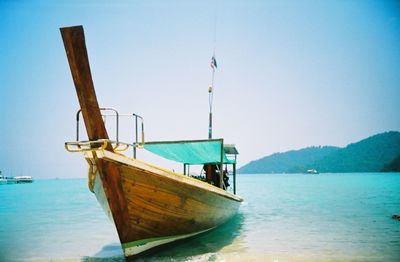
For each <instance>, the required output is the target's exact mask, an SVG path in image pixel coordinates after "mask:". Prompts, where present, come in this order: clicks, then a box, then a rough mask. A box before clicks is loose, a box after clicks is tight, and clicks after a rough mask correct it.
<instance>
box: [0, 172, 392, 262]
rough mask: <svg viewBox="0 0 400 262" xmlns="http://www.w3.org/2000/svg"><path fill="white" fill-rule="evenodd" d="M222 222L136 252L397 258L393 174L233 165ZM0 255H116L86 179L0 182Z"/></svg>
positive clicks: (166, 256)
mask: <svg viewBox="0 0 400 262" xmlns="http://www.w3.org/2000/svg"><path fill="white" fill-rule="evenodd" d="M238 194H239V195H240V196H242V197H243V198H245V202H244V203H243V204H242V206H241V208H240V210H239V214H238V215H237V216H236V217H235V218H233V219H232V220H231V221H229V222H228V223H227V224H225V225H223V226H221V227H219V228H217V229H215V230H213V231H211V232H209V233H206V234H203V235H200V236H199V237H197V238H192V239H190V240H187V241H184V242H183V243H182V242H181V243H179V245H175V246H173V247H169V248H168V249H166V250H162V251H160V252H158V253H157V254H155V255H151V256H147V257H145V258H143V259H141V260H142V261H274V262H277V261H400V221H396V220H393V219H391V216H392V215H393V214H399V215H400V174H399V173H392V174H370V173H369V174H320V175H302V174H290V175H287V174H284V175H239V177H238ZM0 199H1V204H0V261H35V260H40V261H42V260H78V261H79V260H83V261H110V260H113V261H123V255H122V250H121V248H120V245H119V241H118V236H117V233H116V231H115V229H114V226H113V224H112V223H111V222H110V221H109V220H108V219H107V218H106V216H105V214H103V212H102V210H101V208H100V206H99V204H98V203H97V201H96V199H95V196H94V195H93V194H92V193H90V192H89V190H88V189H87V185H86V180H85V179H77V180H37V181H35V182H34V183H33V184H18V185H0Z"/></svg>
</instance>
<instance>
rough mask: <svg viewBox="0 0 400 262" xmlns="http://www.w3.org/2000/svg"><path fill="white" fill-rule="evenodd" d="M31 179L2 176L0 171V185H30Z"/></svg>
mask: <svg viewBox="0 0 400 262" xmlns="http://www.w3.org/2000/svg"><path fill="white" fill-rule="evenodd" d="M32 182H33V178H32V177H31V176H16V177H13V176H3V175H2V173H1V171H0V185H4V184H21V183H32Z"/></svg>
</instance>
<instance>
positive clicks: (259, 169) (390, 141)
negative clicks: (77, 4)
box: [238, 131, 400, 174]
mask: <svg viewBox="0 0 400 262" xmlns="http://www.w3.org/2000/svg"><path fill="white" fill-rule="evenodd" d="M309 169H316V170H318V171H319V172H332V173H336V172H338V173H339V172H340V173H342V172H400V132H397V131H390V132H385V133H381V134H377V135H374V136H371V137H368V138H366V139H363V140H361V141H358V142H356V143H351V144H349V145H347V146H346V147H344V148H341V147H335V146H313V147H307V148H303V149H300V150H291V151H288V152H283V153H275V154H272V155H270V156H266V157H263V158H261V159H258V160H255V161H251V162H250V163H248V164H246V165H244V166H243V167H241V168H239V169H238V173H242V174H243V173H246V174H257V173H304V172H306V170H309Z"/></svg>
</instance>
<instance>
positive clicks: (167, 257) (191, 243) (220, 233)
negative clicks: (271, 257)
mask: <svg viewBox="0 0 400 262" xmlns="http://www.w3.org/2000/svg"><path fill="white" fill-rule="evenodd" d="M243 223H244V215H243V214H242V213H240V212H239V213H238V214H237V215H235V216H234V217H233V218H232V219H230V220H229V221H228V222H226V223H225V224H223V225H221V226H219V227H217V228H215V229H213V230H211V231H209V232H206V233H203V234H201V235H198V236H195V237H192V238H189V239H184V240H180V241H176V242H173V243H169V244H167V245H164V246H161V247H158V248H156V249H154V250H151V251H150V252H148V253H144V254H142V255H141V256H140V257H138V258H135V259H131V260H129V261H187V260H188V259H190V258H195V257H198V256H203V255H204V256H207V258H206V257H204V259H205V260H207V261H214V260H215V259H216V257H215V259H213V257H214V256H216V255H215V254H216V253H218V252H219V251H220V250H221V249H222V248H224V247H226V246H229V245H230V244H232V243H233V241H234V240H235V238H237V237H238V236H239V235H240V234H241V232H242V225H243ZM82 261H84V262H103V261H125V257H124V255H123V253H122V249H121V246H120V245H119V244H118V243H113V244H110V245H106V246H104V247H103V248H102V249H101V250H100V251H99V252H97V253H96V254H95V255H94V256H92V257H84V258H82Z"/></svg>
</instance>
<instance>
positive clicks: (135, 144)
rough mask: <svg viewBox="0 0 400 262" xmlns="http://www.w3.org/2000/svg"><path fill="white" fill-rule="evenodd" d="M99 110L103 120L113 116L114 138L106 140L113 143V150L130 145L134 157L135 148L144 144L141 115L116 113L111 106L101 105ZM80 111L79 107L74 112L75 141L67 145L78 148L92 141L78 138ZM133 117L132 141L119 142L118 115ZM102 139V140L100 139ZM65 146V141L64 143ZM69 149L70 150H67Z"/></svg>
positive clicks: (90, 143)
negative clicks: (133, 131)
mask: <svg viewBox="0 0 400 262" xmlns="http://www.w3.org/2000/svg"><path fill="white" fill-rule="evenodd" d="M100 111H101V112H102V114H101V115H102V117H103V120H104V118H105V117H107V116H112V117H115V140H108V142H109V143H111V144H112V145H113V149H114V150H115V151H124V150H127V149H128V148H129V146H132V148H133V157H134V158H136V148H137V147H143V145H144V121H143V117H141V116H140V115H138V114H134V113H132V114H120V113H118V111H117V110H115V109H114V108H111V107H102V108H100ZM107 111H108V112H110V111H111V112H112V113H113V114H107V113H103V112H107ZM81 113H82V110H81V109H79V110H78V111H77V112H76V141H75V142H68V145H69V146H76V147H78V148H80V147H81V146H84V147H85V145H86V146H87V145H89V147H90V146H92V144H93V143H92V142H93V141H80V139H79V126H80V115H81ZM122 116H124V117H133V118H134V126H135V127H134V130H135V135H134V137H135V140H134V141H133V142H132V143H125V142H121V141H120V140H119V139H120V137H119V124H120V117H122ZM139 120H140V126H141V139H140V142H139V125H138V121H139ZM102 141H103V140H102ZM66 146H67V143H66ZM121 146H124V147H123V148H121ZM100 148H103V146H101V147H100ZM86 149H87V147H85V150H86ZM69 151H70V150H69ZM72 151H73V152H76V151H75V150H72Z"/></svg>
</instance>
